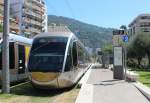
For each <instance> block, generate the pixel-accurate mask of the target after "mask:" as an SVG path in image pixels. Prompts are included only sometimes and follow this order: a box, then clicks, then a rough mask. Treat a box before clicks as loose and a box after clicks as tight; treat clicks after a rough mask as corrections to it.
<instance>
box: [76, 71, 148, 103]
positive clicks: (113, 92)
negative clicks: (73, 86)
mask: <svg viewBox="0 0 150 103" xmlns="http://www.w3.org/2000/svg"><path fill="white" fill-rule="evenodd" d="M87 77H88V80H87V82H86V83H85V84H83V86H82V87H81V90H80V92H79V95H78V97H77V100H76V103H150V101H148V99H147V98H146V97H144V96H143V94H142V93H141V92H140V91H139V90H138V89H137V88H136V87H135V86H134V85H133V84H132V83H127V82H125V81H123V80H114V79H113V72H112V71H110V70H109V69H102V68H95V69H94V68H93V69H92V70H90V73H89V76H87Z"/></svg>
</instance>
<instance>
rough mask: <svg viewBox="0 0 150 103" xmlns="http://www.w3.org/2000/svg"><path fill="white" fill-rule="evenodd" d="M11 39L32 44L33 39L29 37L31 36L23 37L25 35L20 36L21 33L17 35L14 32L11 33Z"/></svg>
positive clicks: (0, 34)
mask: <svg viewBox="0 0 150 103" xmlns="http://www.w3.org/2000/svg"><path fill="white" fill-rule="evenodd" d="M2 36H3V35H2V33H0V38H1V40H0V42H2ZM9 41H10V42H11V41H15V42H21V43H26V44H32V41H33V40H32V39H29V38H26V37H23V36H20V35H16V34H12V33H9Z"/></svg>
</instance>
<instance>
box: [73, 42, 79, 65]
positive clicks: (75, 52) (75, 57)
mask: <svg viewBox="0 0 150 103" xmlns="http://www.w3.org/2000/svg"><path fill="white" fill-rule="evenodd" d="M72 55H73V66H77V64H78V60H77V44H76V42H74V43H73V48H72Z"/></svg>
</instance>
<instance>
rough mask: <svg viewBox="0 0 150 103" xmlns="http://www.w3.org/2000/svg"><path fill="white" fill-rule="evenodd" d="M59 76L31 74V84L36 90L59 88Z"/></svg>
mask: <svg viewBox="0 0 150 103" xmlns="http://www.w3.org/2000/svg"><path fill="white" fill-rule="evenodd" d="M59 74H60V73H42V72H32V73H31V82H32V84H33V85H34V86H35V87H37V88H59V83H58V77H59Z"/></svg>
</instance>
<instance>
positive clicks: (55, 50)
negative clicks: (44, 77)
mask: <svg viewBox="0 0 150 103" xmlns="http://www.w3.org/2000/svg"><path fill="white" fill-rule="evenodd" d="M67 41H68V39H67V38H66V37H47V38H37V39H35V40H34V42H33V45H32V48H31V52H30V57H29V63H28V69H29V71H33V72H61V71H62V66H63V60H64V54H65V50H66V44H67Z"/></svg>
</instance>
